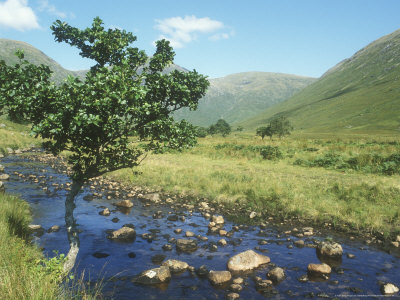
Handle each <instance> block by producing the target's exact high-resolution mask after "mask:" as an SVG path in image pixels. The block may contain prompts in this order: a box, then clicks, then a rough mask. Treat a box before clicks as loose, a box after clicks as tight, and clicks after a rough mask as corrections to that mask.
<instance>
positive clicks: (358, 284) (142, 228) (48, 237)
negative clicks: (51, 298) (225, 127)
mask: <svg viewBox="0 0 400 300" xmlns="http://www.w3.org/2000/svg"><path fill="white" fill-rule="evenodd" d="M2 164H3V165H4V166H5V168H6V172H7V173H9V174H10V175H11V178H10V180H9V181H8V182H6V189H7V191H8V192H9V193H14V194H19V195H20V196H21V197H22V198H23V199H25V200H26V201H28V202H29V203H30V205H31V208H32V213H33V223H35V224H41V225H42V226H43V228H45V230H46V231H47V229H48V228H50V227H51V226H53V225H60V226H61V229H60V231H58V232H52V233H45V234H44V235H43V236H41V237H40V238H39V239H37V243H38V244H39V245H40V246H41V247H44V249H45V250H44V251H45V253H46V254H47V255H49V256H52V255H53V250H57V251H59V252H60V253H67V252H68V240H67V233H66V229H65V224H64V201H65V197H66V193H67V191H66V190H65V189H64V188H63V187H67V185H66V183H67V182H69V181H70V180H69V179H68V177H67V176H66V175H65V174H63V173H58V172H57V171H56V170H55V169H52V168H50V167H49V166H47V165H44V164H41V163H37V162H33V161H31V160H29V158H27V157H18V156H10V157H6V158H4V159H3V160H2ZM20 174H22V175H20ZM29 175H35V176H31V177H29ZM62 185H64V186H62ZM103 188H104V187H103ZM94 192H97V193H99V194H100V193H101V194H102V195H103V196H102V197H101V198H98V197H92V194H93V193H94ZM119 193H120V194H121V195H120V197H119V198H118V199H116V198H112V199H110V200H107V199H106V190H103V191H102V190H101V187H98V190H94V189H90V187H85V188H84V190H83V191H82V192H81V193H80V194H79V195H78V196H77V199H76V204H77V208H76V210H75V217H76V219H77V223H78V228H79V230H80V231H81V233H80V240H81V248H80V252H79V254H78V258H77V262H78V265H77V266H76V269H77V271H78V272H80V271H82V270H84V269H85V270H86V274H90V280H93V281H94V280H97V279H98V278H99V276H100V277H104V278H105V281H106V286H105V294H106V295H112V297H113V298H114V299H188V298H193V299H225V297H226V295H227V294H228V293H229V287H228V288H227V287H223V288H221V287H220V288H215V287H213V286H211V285H210V283H209V282H208V280H207V279H206V278H202V277H199V276H197V275H196V274H195V273H190V272H184V273H181V274H174V275H172V279H171V281H170V283H169V284H164V285H160V286H154V287H149V286H142V285H137V284H134V283H133V282H132V279H133V278H134V276H135V275H137V274H139V273H140V272H142V271H144V270H146V269H150V268H154V267H157V266H159V264H160V262H159V260H160V259H155V256H156V255H164V256H165V259H169V258H173V259H178V260H182V261H186V262H187V263H188V264H189V265H191V266H194V267H196V268H198V267H200V266H201V265H205V266H207V268H208V269H210V270H211V269H212V270H226V263H227V261H228V258H229V257H231V256H232V255H234V254H237V253H239V252H242V251H245V250H247V249H256V251H257V252H259V253H262V254H265V255H268V256H269V257H270V258H271V262H272V264H270V265H267V266H266V267H264V268H262V269H258V270H256V271H254V272H252V273H250V274H248V275H246V276H245V282H244V285H243V291H241V292H240V297H241V298H242V299H264V298H265V297H273V298H276V299H286V298H289V297H293V298H303V297H312V296H316V297H317V296H319V297H322V296H328V297H331V298H333V297H335V296H336V297H339V298H340V296H339V295H341V296H345V295H349V296H353V297H357V295H358V296H360V297H361V295H380V290H379V288H380V285H379V281H383V282H392V283H394V284H396V285H399V284H400V282H399V281H400V279H399V276H398V274H400V259H399V257H396V256H393V255H390V254H387V253H385V252H383V251H380V250H378V249H375V248H373V247H369V246H365V245H363V244H360V243H359V242H355V241H347V240H341V239H340V238H336V239H337V240H338V241H339V242H340V243H341V244H342V246H343V250H344V255H343V258H342V261H341V262H337V261H336V262H335V263H334V264H332V262H328V263H330V264H331V266H333V271H332V274H331V276H330V278H329V279H328V280H322V281H321V280H319V281H308V282H301V281H300V280H299V278H301V277H302V276H303V275H305V274H306V272H307V265H308V264H309V263H319V262H320V260H319V259H318V257H317V255H316V251H315V249H314V248H310V247H302V248H298V247H296V246H293V245H294V241H296V240H298V239H299V238H297V237H294V236H291V235H290V234H289V235H286V234H284V233H283V232H278V231H277V230H276V229H274V228H267V229H263V230H260V228H259V227H256V226H242V228H241V229H240V230H239V231H238V232H235V233H234V234H233V236H232V237H224V239H225V240H226V241H227V242H228V243H227V245H226V246H221V245H218V241H219V240H220V239H221V237H220V236H219V235H207V232H208V222H209V220H206V219H205V218H204V217H202V215H201V214H200V213H198V212H193V213H189V212H187V211H184V210H181V209H179V208H175V209H171V207H169V206H166V205H151V206H147V205H144V203H143V202H141V201H140V200H139V199H136V198H130V199H131V200H132V202H133V203H134V206H133V208H130V209H119V208H118V209H117V208H116V207H115V206H114V205H112V204H113V203H115V202H117V201H120V200H121V199H128V198H129V197H127V195H126V194H124V192H123V191H119ZM105 207H108V208H109V209H110V211H111V215H110V216H106V217H105V216H101V215H99V212H100V211H102V210H103V209H104V208H105ZM157 212H158V213H157ZM171 214H176V215H177V216H179V217H181V216H184V217H185V218H175V217H172V218H169V219H170V220H168V219H167V217H168V216H170V215H171ZM153 215H155V216H156V217H155V218H153ZM176 219H177V220H176ZM127 223H130V224H133V225H134V226H135V229H136V232H137V238H136V240H135V241H134V242H132V243H118V242H115V241H111V240H109V239H107V238H106V236H107V231H109V230H116V229H119V228H121V227H122V225H124V224H127ZM234 225H235V224H232V223H230V222H226V224H225V226H224V229H225V230H226V231H230V230H232V226H234ZM177 228H181V229H182V233H180V234H177V233H175V232H174V230H175V229H177ZM186 231H192V232H194V233H195V235H196V236H197V235H200V236H203V237H204V236H207V237H208V241H205V240H201V239H196V240H197V243H198V245H199V248H198V249H197V250H196V251H195V252H193V253H191V254H188V253H179V252H177V251H176V249H175V246H173V247H172V250H171V251H165V250H163V246H164V245H165V244H166V243H168V241H171V240H170V239H171V238H176V239H177V238H182V237H183V236H184V233H185V232H186ZM146 233H147V235H145V237H147V238H146V239H144V238H142V237H141V235H142V234H146ZM149 235H150V236H151V238H149ZM323 238H324V237H315V236H314V237H305V238H302V239H303V240H305V243H306V245H307V244H313V239H323ZM192 239H195V238H192ZM213 245H217V249H216V248H215V247H214V246H213ZM360 248H361V249H363V250H360ZM347 253H351V254H354V255H355V258H353V259H350V258H348V257H347V256H346V254H347ZM156 258H157V257H156ZM158 258H160V257H158ZM273 265H276V266H279V267H282V268H284V269H285V273H286V279H285V280H284V281H282V282H281V283H280V284H278V285H276V286H274V288H273V289H272V290H271V291H269V292H268V293H267V294H261V293H259V292H257V291H256V289H255V283H254V277H255V276H260V277H261V278H262V279H266V273H267V272H268V270H269V269H271V267H272V266H273Z"/></svg>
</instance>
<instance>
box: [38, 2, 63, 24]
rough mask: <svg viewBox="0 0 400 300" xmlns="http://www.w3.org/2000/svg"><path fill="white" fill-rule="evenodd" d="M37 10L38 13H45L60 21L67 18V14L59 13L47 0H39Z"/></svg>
mask: <svg viewBox="0 0 400 300" xmlns="http://www.w3.org/2000/svg"><path fill="white" fill-rule="evenodd" d="M38 9H39V11H46V12H48V13H49V14H52V15H54V16H56V17H59V18H62V19H65V18H66V17H67V13H65V12H62V11H59V10H58V9H57V8H56V7H55V6H54V5H53V4H50V3H49V1H48V0H40V1H39V7H38Z"/></svg>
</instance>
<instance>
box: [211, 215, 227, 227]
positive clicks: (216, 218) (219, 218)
mask: <svg viewBox="0 0 400 300" xmlns="http://www.w3.org/2000/svg"><path fill="white" fill-rule="evenodd" d="M211 221H212V222H214V223H215V225H222V224H224V223H225V220H224V217H223V216H215V215H214V216H212V219H211Z"/></svg>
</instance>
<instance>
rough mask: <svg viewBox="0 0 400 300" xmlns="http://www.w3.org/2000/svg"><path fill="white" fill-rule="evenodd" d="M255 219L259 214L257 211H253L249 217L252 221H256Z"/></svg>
mask: <svg viewBox="0 0 400 300" xmlns="http://www.w3.org/2000/svg"><path fill="white" fill-rule="evenodd" d="M255 217H257V213H256V212H255V211H252V212H251V213H250V215H249V218H250V219H254V218H255Z"/></svg>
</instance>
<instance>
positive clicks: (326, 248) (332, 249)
mask: <svg viewBox="0 0 400 300" xmlns="http://www.w3.org/2000/svg"><path fill="white" fill-rule="evenodd" d="M342 254H343V249H342V246H341V245H340V244H338V243H332V242H322V243H320V244H318V246H317V255H320V256H323V257H330V258H341V257H342Z"/></svg>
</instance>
